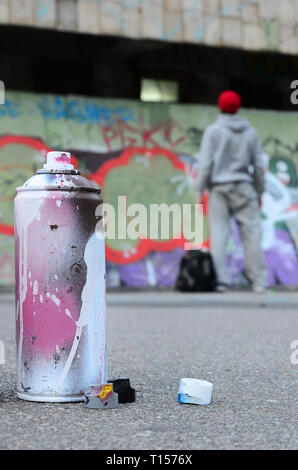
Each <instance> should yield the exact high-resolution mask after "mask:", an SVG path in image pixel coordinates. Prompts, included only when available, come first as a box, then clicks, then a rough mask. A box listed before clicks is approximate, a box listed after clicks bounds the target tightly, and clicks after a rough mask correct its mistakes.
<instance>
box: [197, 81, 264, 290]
mask: <svg viewBox="0 0 298 470" xmlns="http://www.w3.org/2000/svg"><path fill="white" fill-rule="evenodd" d="M218 106H219V108H220V110H221V112H222V113H221V114H220V115H219V116H218V118H217V120H216V122H215V123H214V124H212V125H211V126H209V127H207V129H206V130H205V132H204V135H203V138H202V144H201V152H200V162H199V165H200V166H199V177H198V191H199V198H200V199H201V197H202V195H203V192H204V190H205V189H207V188H208V189H209V210H208V215H209V226H210V232H211V233H210V238H211V254H212V257H213V261H214V265H215V270H216V273H217V283H218V284H217V291H219V292H224V291H225V290H227V287H228V285H229V277H228V273H227V266H226V264H227V259H226V246H227V241H228V235H229V230H230V218H231V217H234V218H235V219H236V221H237V223H238V226H239V229H240V233H241V238H242V242H243V247H244V253H245V271H246V274H247V276H248V278H249V279H250V281H251V282H252V286H253V289H254V291H255V292H258V293H262V292H264V291H265V285H266V270H265V265H264V261H263V254H262V249H261V219H260V210H259V208H260V207H261V196H262V193H263V191H264V166H263V159H262V147H261V143H260V141H259V138H258V136H257V133H256V131H255V130H254V129H253V128H252V127H251V126H250V124H249V122H248V121H247V120H246V119H244V118H242V117H241V116H239V115H237V114H236V113H237V111H238V109H239V108H240V106H241V97H240V95H238V93H236V92H234V91H231V90H226V91H224V92H223V93H221V95H220V96H219V98H218Z"/></svg>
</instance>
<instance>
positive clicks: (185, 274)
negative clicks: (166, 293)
mask: <svg viewBox="0 0 298 470" xmlns="http://www.w3.org/2000/svg"><path fill="white" fill-rule="evenodd" d="M215 287H216V274H215V269H214V265H213V261H212V256H211V254H210V253H209V252H208V251H203V250H189V251H187V252H186V253H185V255H184V256H183V258H182V259H181V263H180V271H179V275H178V278H177V281H176V286H175V289H176V290H179V291H181V292H212V291H214V289H215Z"/></svg>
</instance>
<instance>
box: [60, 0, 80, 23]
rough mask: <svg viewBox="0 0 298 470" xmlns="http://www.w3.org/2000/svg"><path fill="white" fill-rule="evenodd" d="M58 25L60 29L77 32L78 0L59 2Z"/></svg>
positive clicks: (62, 0)
mask: <svg viewBox="0 0 298 470" xmlns="http://www.w3.org/2000/svg"><path fill="white" fill-rule="evenodd" d="M57 23H58V29H62V30H64V31H76V30H77V0H58V1H57Z"/></svg>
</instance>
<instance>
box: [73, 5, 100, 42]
mask: <svg viewBox="0 0 298 470" xmlns="http://www.w3.org/2000/svg"><path fill="white" fill-rule="evenodd" d="M77 12H78V31H79V32H81V33H95V34H96V33H99V32H100V8H99V3H98V2H95V1H94V0H78V10H77Z"/></svg>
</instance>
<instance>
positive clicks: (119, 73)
mask: <svg viewBox="0 0 298 470" xmlns="http://www.w3.org/2000/svg"><path fill="white" fill-rule="evenodd" d="M0 23H1V25H0V38H1V42H0V80H2V81H3V82H4V84H5V88H6V99H5V103H4V104H3V105H0V285H1V286H2V287H10V286H12V285H13V282H14V279H13V276H14V275H13V272H14V268H13V205H12V202H13V197H14V194H15V187H16V186H17V185H21V184H22V183H23V182H24V181H25V180H26V179H27V178H28V177H30V176H31V174H32V173H33V172H34V171H35V170H36V168H38V167H40V166H41V165H42V162H43V160H44V156H45V152H46V151H47V150H48V149H64V150H69V151H71V152H72V155H73V158H74V161H77V162H78V165H79V166H80V168H81V170H82V172H83V173H84V174H85V175H86V176H87V177H89V178H91V179H94V180H96V181H98V182H99V183H100V184H101V185H102V186H103V190H104V197H105V200H106V202H111V203H115V202H116V196H117V195H118V194H126V195H127V198H128V202H129V203H133V202H143V203H144V204H145V205H149V204H150V202H152V201H154V202H159V203H162V202H167V203H169V204H171V203H173V202H177V201H178V202H179V201H180V202H181V203H182V202H194V200H195V193H194V181H195V178H196V174H197V172H198V171H199V158H200V155H199V147H200V141H201V135H202V132H203V130H204V128H205V127H206V126H207V125H208V124H210V123H211V122H212V121H213V120H214V119H215V117H216V114H217V108H216V100H217V96H218V94H219V93H220V92H221V91H222V90H223V89H227V88H232V89H235V90H236V91H238V92H239V93H240V94H241V95H242V98H243V106H244V109H243V113H242V114H243V115H244V116H245V117H247V118H248V119H249V120H250V122H251V123H252V125H253V126H255V127H256V129H257V130H258V133H259V135H260V138H261V140H262V143H263V147H264V158H265V161H266V165H267V174H266V193H265V195H264V201H263V212H262V216H263V249H264V253H265V257H266V262H267V266H268V281H269V283H270V284H271V285H276V284H281V285H291V286H294V285H298V260H297V244H298V186H297V185H298V183H297V163H298V137H297V135H298V133H297V124H298V115H297V111H296V106H297V105H295V103H294V104H293V103H292V102H291V99H290V97H291V93H293V90H292V89H291V83H292V82H293V81H294V80H295V79H298V57H297V53H298V35H297V32H298V0H280V1H278V0H247V1H239V0H0ZM175 162H176V163H177V164H175ZM178 163H179V164H178ZM204 242H205V244H208V233H206V234H205V240H204ZM228 251H229V256H228V263H229V269H230V275H231V282H233V283H234V284H245V283H246V282H247V280H246V278H245V275H244V274H243V272H242V269H243V253H242V247H241V242H240V238H239V233H238V229H237V226H236V225H235V224H234V223H233V222H232V224H231V238H230V244H229V250H228ZM182 254H183V246H182V244H181V245H179V244H177V242H175V240H167V241H166V242H160V243H156V242H155V243H153V242H152V241H150V240H146V243H143V242H140V241H137V242H135V241H134V242H132V241H128V242H123V241H121V240H120V241H119V240H114V241H113V240H107V260H108V263H107V271H108V285H110V286H114V287H119V286H129V287H143V288H145V287H152V286H154V287H171V286H173V284H174V281H175V278H176V275H177V270H178V266H179V261H180V258H181V256H182Z"/></svg>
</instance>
